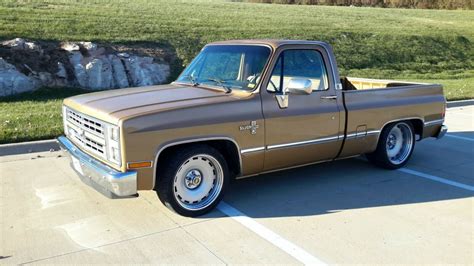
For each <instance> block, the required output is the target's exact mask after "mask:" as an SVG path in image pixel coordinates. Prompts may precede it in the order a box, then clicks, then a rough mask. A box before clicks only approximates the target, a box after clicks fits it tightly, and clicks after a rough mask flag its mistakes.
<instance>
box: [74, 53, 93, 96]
mask: <svg viewBox="0 0 474 266" xmlns="http://www.w3.org/2000/svg"><path fill="white" fill-rule="evenodd" d="M69 62H70V63H71V65H72V68H73V70H74V76H75V77H76V81H77V83H78V84H79V87H81V88H87V86H88V84H89V82H88V81H89V77H88V75H87V71H86V66H85V65H84V64H83V56H82V54H81V52H79V51H72V52H71V54H70V55H69Z"/></svg>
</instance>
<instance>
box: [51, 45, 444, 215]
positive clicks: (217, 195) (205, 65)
mask: <svg viewBox="0 0 474 266" xmlns="http://www.w3.org/2000/svg"><path fill="white" fill-rule="evenodd" d="M445 105H446V101H445V98H444V96H443V88H442V86H441V85H437V84H421V83H412V82H401V81H391V80H372V79H360V78H340V77H339V73H338V70H337V66H336V60H335V58H334V54H333V51H332V48H331V47H330V46H329V45H328V44H326V43H324V42H317V41H287V40H282V41H275V40H244V41H226V42H217V43H211V44H209V45H206V46H205V47H204V48H203V49H202V51H201V52H200V53H199V54H198V55H197V57H196V58H195V59H194V60H193V61H192V62H191V64H190V65H189V66H188V67H187V68H186V69H185V70H184V71H183V73H182V74H181V75H180V76H179V78H178V79H177V80H176V81H175V82H173V83H171V84H169V85H160V86H150V87H141V88H128V89H120V90H113V91H105V92H96V93H89V94H84V95H80V96H75V97H71V98H68V99H66V100H64V106H63V117H64V132H65V136H62V137H59V138H58V141H59V143H60V144H61V146H62V147H63V149H65V150H67V151H68V153H69V154H70V155H71V159H72V162H71V165H72V167H73V168H74V170H75V171H76V172H77V173H78V174H79V176H80V177H81V179H82V180H83V181H84V182H86V183H88V184H89V185H91V186H93V187H94V188H96V189H97V190H99V191H100V192H102V193H104V194H105V195H107V196H109V197H112V198H113V197H129V196H137V195H138V194H137V191H138V190H152V189H154V190H156V191H157V194H158V197H159V198H160V200H161V201H162V202H163V203H164V204H165V205H166V206H168V207H169V208H170V209H172V210H174V211H176V212H178V213H179V214H182V215H186V216H197V215H201V214H204V213H206V212H208V211H209V210H211V209H212V208H213V207H214V206H216V204H217V203H218V202H219V201H220V200H221V198H222V196H223V194H224V191H225V190H226V188H227V186H228V184H229V180H231V179H233V178H243V177H248V176H253V175H257V174H261V173H266V172H271V171H276V170H281V169H286V168H291V167H296V166H302V165H308V164H313V163H319V162H325V161H333V160H337V159H343V158H348V157H353V156H358V155H362V154H365V155H366V157H367V158H368V159H369V160H370V161H371V162H373V163H374V164H376V165H378V166H381V167H385V168H388V169H396V168H399V167H402V166H403V165H405V164H406V163H407V161H408V159H409V158H410V155H411V154H412V152H413V149H414V146H415V141H416V140H421V139H423V138H427V137H437V138H441V137H442V136H443V135H444V134H445V133H446V131H447V128H446V127H445V126H444V125H443V122H444V114H445V108H446V106H445Z"/></svg>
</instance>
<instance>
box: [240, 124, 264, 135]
mask: <svg viewBox="0 0 474 266" xmlns="http://www.w3.org/2000/svg"><path fill="white" fill-rule="evenodd" d="M258 127H259V126H258V124H257V121H250V125H242V126H240V127H239V129H240V131H244V130H250V133H251V134H252V135H254V134H257V128H258Z"/></svg>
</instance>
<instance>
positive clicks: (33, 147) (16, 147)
mask: <svg viewBox="0 0 474 266" xmlns="http://www.w3.org/2000/svg"><path fill="white" fill-rule="evenodd" d="M51 150H55V151H58V150H59V144H58V142H57V141H56V139H48V140H38V141H28V142H20V143H9V144H1V145H0V156H7V155H16V154H24V153H32V152H43V151H51Z"/></svg>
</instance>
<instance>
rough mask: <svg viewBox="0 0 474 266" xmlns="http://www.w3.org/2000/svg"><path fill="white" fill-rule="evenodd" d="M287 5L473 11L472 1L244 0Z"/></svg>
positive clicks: (246, 0)
mask: <svg viewBox="0 0 474 266" xmlns="http://www.w3.org/2000/svg"><path fill="white" fill-rule="evenodd" d="M244 1H245V2H253V3H268V4H287V5H291V4H294V5H331V6H370V7H394V8H426V9H473V7H474V6H473V1H472V0H244Z"/></svg>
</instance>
